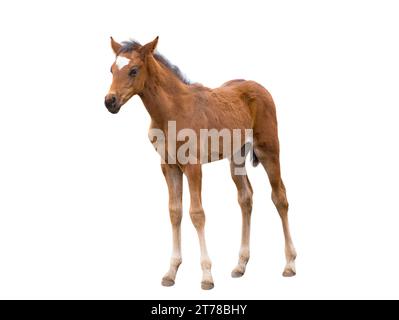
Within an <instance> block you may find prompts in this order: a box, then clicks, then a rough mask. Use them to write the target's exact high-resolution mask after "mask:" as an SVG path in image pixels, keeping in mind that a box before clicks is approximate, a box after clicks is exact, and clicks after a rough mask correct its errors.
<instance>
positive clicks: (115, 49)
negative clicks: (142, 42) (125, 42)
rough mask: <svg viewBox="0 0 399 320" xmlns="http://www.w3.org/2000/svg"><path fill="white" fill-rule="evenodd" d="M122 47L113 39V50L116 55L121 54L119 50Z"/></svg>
mask: <svg viewBox="0 0 399 320" xmlns="http://www.w3.org/2000/svg"><path fill="white" fill-rule="evenodd" d="M121 47H122V45H121V44H119V43H118V42H116V41H115V40H114V38H112V37H111V48H112V50H114V52H115V54H116V55H117V54H118V53H119V50H120V49H121Z"/></svg>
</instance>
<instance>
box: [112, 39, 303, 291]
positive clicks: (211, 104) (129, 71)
mask: <svg viewBox="0 0 399 320" xmlns="http://www.w3.org/2000/svg"><path fill="white" fill-rule="evenodd" d="M157 42H158V37H157V38H156V39H155V40H153V41H152V42H149V43H147V44H146V45H143V46H142V45H140V44H139V43H138V42H135V41H129V42H123V43H122V44H119V43H117V42H116V41H114V40H113V39H112V38H111V46H112V49H113V51H114V53H115V55H116V59H115V62H114V63H113V64H112V67H111V72H112V74H113V81H112V84H111V87H110V89H109V92H108V94H107V96H106V97H105V105H106V107H107V109H108V110H109V111H110V112H111V113H117V112H118V111H119V110H120V108H121V106H122V105H123V104H125V103H126V102H127V101H128V100H129V99H130V98H131V97H132V96H134V95H135V94H138V95H139V96H140V98H141V100H142V101H143V103H144V105H145V107H146V109H147V111H148V113H149V114H150V116H151V127H150V131H151V130H160V131H161V132H163V133H165V137H166V138H165V139H159V138H158V139H156V141H154V139H153V138H152V137H151V135H150V139H151V140H152V142H153V144H154V146H155V147H156V149H157V151H158V152H159V150H164V151H165V153H162V152H160V154H161V157H162V160H163V161H162V164H161V167H162V172H163V174H164V176H165V179H166V183H167V185H168V190H169V213H170V220H171V224H172V232H173V253H172V258H171V262H170V269H169V271H168V272H167V273H166V274H165V276H164V277H163V279H162V284H163V285H164V286H172V285H173V284H174V283H175V278H176V273H177V270H178V268H179V266H180V264H181V262H182V257H181V232H180V224H181V219H182V184H183V175H185V176H186V178H187V180H188V185H189V190H190V200H191V205H190V217H191V220H192V222H193V224H194V227H195V228H196V230H197V233H198V238H199V243H200V249H201V267H202V271H203V276H202V282H201V287H202V288H203V289H212V288H213V286H214V283H213V278H212V274H211V260H210V259H209V256H208V252H207V248H206V242H205V234H204V226H205V214H204V210H203V208H202V204H201V180H202V171H201V165H202V164H203V163H206V162H210V161H213V160H215V159H214V157H212V156H211V153H213V152H214V150H213V149H212V148H211V147H209V148H208V147H205V157H201V156H200V155H199V154H200V153H201V152H197V151H204V147H203V145H201V143H200V145H199V146H198V150H195V151H196V152H191V153H190V151H189V153H190V155H189V156H190V157H191V160H194V161H189V162H187V161H184V162H182V161H179V158H178V157H177V158H176V156H173V155H175V154H176V153H175V151H173V150H172V148H175V147H179V146H182V145H183V144H184V142H185V141H184V140H183V141H181V139H180V140H179V139H176V137H175V136H174V138H173V140H174V141H172V138H171V136H173V135H169V132H168V131H170V130H171V129H170V126H169V122H170V121H174V123H175V126H176V128H175V129H176V131H179V130H182V129H185V128H189V129H190V132H193V133H195V134H196V135H197V136H200V135H201V130H203V129H216V130H219V131H220V130H224V129H227V130H228V131H232V130H233V129H234V130H237V129H238V130H241V132H245V130H252V139H250V140H248V139H246V137H245V135H244V134H242V135H241V136H242V137H244V139H246V140H245V141H243V143H242V144H241V145H240V148H239V149H241V147H244V145H248V144H250V145H251V147H252V154H253V164H254V165H256V164H257V163H258V162H260V163H261V164H262V165H263V167H264V168H265V170H266V172H267V174H268V177H269V180H270V184H271V187H272V200H273V202H274V204H275V206H276V208H277V211H278V213H279V215H280V217H281V221H282V225H283V231H284V239H285V256H286V266H285V268H284V271H283V276H286V277H289V276H294V275H295V258H296V252H295V248H294V245H293V243H292V240H291V235H290V230H289V225H288V216H287V213H288V202H287V197H286V190H285V187H284V184H283V181H282V179H281V174H280V161H279V140H278V134H277V119H276V109H275V105H274V102H273V99H272V97H271V95H270V94H269V92H268V91H267V90H266V89H265V88H263V87H262V86H261V85H260V84H258V83H256V82H254V81H245V80H232V81H229V82H227V83H225V84H224V85H222V86H221V87H219V88H215V89H209V88H207V87H204V86H202V85H200V84H191V83H189V82H188V81H187V80H186V79H185V78H184V77H183V76H182V74H181V73H180V71H179V69H178V68H177V67H175V66H173V65H171V64H170V63H169V61H168V60H166V59H165V58H164V57H163V56H161V55H160V54H158V53H156V52H155V51H154V50H155V48H156V46H157ZM207 146H208V145H207ZM243 149H244V148H243ZM217 150H220V149H219V148H217ZM172 151H173V152H172ZM237 151H240V150H237V148H235V149H234V148H233V147H231V148H230V151H229V152H226V153H221V152H217V153H218V154H219V158H218V159H220V158H228V159H229V161H230V170H231V176H232V179H233V181H234V183H235V185H236V187H237V192H238V202H239V204H240V207H241V211H242V235H241V248H240V252H239V260H238V264H237V266H236V267H235V268H234V270H233V271H232V276H233V277H241V276H242V275H243V274H244V272H245V269H246V265H247V262H248V260H249V254H250V250H249V239H250V221H251V211H252V193H253V192H252V187H251V184H250V182H249V180H248V176H247V175H246V172H245V162H240V163H237V162H236V161H234V160H233V154H235V153H237ZM246 152H247V151H246ZM245 155H246V153H245ZM237 169H240V170H241V171H240V174H236V172H237Z"/></svg>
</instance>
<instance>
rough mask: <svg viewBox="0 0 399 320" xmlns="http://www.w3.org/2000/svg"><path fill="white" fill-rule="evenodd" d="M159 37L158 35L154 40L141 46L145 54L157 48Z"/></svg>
mask: <svg viewBox="0 0 399 320" xmlns="http://www.w3.org/2000/svg"><path fill="white" fill-rule="evenodd" d="M158 38H159V37H156V38H155V39H154V40H152V41H151V42H148V43H147V44H146V45H144V46H143V47H142V48H141V54H142V55H143V56H145V55H147V54H149V53H153V52H154V50H155V48H156V47H157V44H158Z"/></svg>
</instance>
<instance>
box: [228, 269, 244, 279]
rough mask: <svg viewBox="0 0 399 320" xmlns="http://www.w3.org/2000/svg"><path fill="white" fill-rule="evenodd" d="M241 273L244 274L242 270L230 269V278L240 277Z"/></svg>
mask: <svg viewBox="0 0 399 320" xmlns="http://www.w3.org/2000/svg"><path fill="white" fill-rule="evenodd" d="M243 275H244V272H242V271H239V270H233V271H231V277H232V278H241V277H242V276H243Z"/></svg>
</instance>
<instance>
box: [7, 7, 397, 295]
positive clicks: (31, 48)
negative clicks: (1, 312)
mask: <svg viewBox="0 0 399 320" xmlns="http://www.w3.org/2000/svg"><path fill="white" fill-rule="evenodd" d="M396 4H397V2H395V1H373V2H371V1H300V2H299V1H273V2H269V1H257V2H252V1H245V2H243V1H190V2H189V1H184V2H183V1H158V2H155V1H115V0H113V1H104V2H100V1H95V2H90V1H2V2H1V4H0V30H1V31H0V32H1V50H0V88H1V95H0V108H1V109H0V110H1V115H0V148H1V149H0V152H1V154H0V156H1V158H0V298H38V299H41V298H53V299H58V298H76V299H81V298H94V299H95V298H122V299H144V298H147V299H148V298H167V299H175V298H176V299H181V298H188V299H191V298H197V299H213V298H232V299H245V298H247V299H250V298H254V299H271V298H304V299H307V298H399V294H398V285H399V272H398V265H399V257H398V243H399V233H398V227H399V216H398V214H399V210H398V209H399V205H398V201H397V193H398V179H399V170H398V167H397V164H398V160H399V159H398V158H399V153H398V143H397V139H398V136H399V135H398V134H399V130H398V115H399V114H398V108H399V94H398V84H399V62H398V61H399V59H398V57H399V47H398V30H399V20H398V8H397V5H396ZM111 35H113V36H114V37H115V39H117V40H119V41H122V40H127V39H129V38H130V37H133V38H135V39H137V40H139V41H141V42H147V41H150V40H152V39H153V38H154V37H155V36H157V35H159V36H160V40H159V46H158V49H159V51H160V52H161V53H163V54H164V55H165V56H166V57H168V58H169V59H170V60H171V61H172V62H174V63H176V64H177V65H178V66H179V67H180V68H181V69H182V70H183V72H184V73H185V74H187V76H188V77H189V78H190V79H191V80H193V81H197V82H201V83H203V84H205V85H207V86H210V87H215V86H219V85H220V84H222V83H223V82H224V81H227V80H229V79H234V78H246V79H253V80H256V81H258V82H260V83H261V84H263V85H264V86H265V87H267V88H268V89H269V90H270V92H271V93H272V95H273V96H274V99H275V102H276V104H277V108H278V119H279V132H280V141H281V148H282V153H281V159H282V160H281V161H282V163H281V164H282V170H283V178H284V180H285V184H286V187H287V191H288V199H289V202H290V219H291V228H292V233H293V238H294V242H295V245H296V247H297V251H298V259H297V272H298V274H297V276H296V277H295V278H290V279H285V278H283V277H282V276H281V272H282V271H283V267H284V254H283V236H282V230H281V225H280V221H279V217H278V214H277V212H276V210H275V208H274V207H273V205H272V202H271V200H270V191H271V190H270V187H269V184H268V181H267V178H266V174H265V172H264V170H263V168H262V167H261V166H259V167H257V168H256V169H254V168H249V169H248V170H249V176H250V179H251V182H252V185H253V188H254V192H255V195H254V210H253V228H252V252H251V260H250V262H249V265H248V269H247V273H246V274H245V276H244V277H243V278H241V279H231V278H230V271H231V269H232V268H233V267H234V265H235V263H236V258H237V254H238V248H239V241H240V239H239V238H240V227H241V226H240V223H241V216H240V210H239V207H238V204H237V201H236V190H235V187H234V184H233V183H232V181H231V178H230V176H229V169H228V163H227V162H226V161H220V162H217V163H214V164H210V165H206V166H205V167H204V168H203V171H204V178H203V203H204V208H205V212H206V215H207V226H206V231H207V241H208V247H209V253H210V256H211V259H212V261H213V276H214V280H215V289H214V290H212V291H209V292H204V291H202V290H201V289H200V278H201V270H200V264H199V248H198V243H197V236H196V233H195V229H194V228H193V226H192V225H191V222H190V219H189V216H188V197H187V196H188V194H187V186H186V185H185V196H186V197H185V200H184V219H183V264H182V266H181V269H180V271H179V273H178V276H177V280H176V285H175V287H173V288H164V287H162V286H161V285H160V280H161V278H162V276H163V274H164V273H165V272H166V270H167V269H168V264H169V255H170V251H171V228H170V224H169V217H168V211H167V189H166V184H165V182H164V178H163V176H162V173H161V170H160V168H159V159H158V156H157V154H156V153H155V151H154V150H153V148H152V146H151V144H150V143H149V141H148V140H147V129H148V126H149V122H150V118H149V116H148V114H147V113H146V110H145V108H144V107H143V105H142V103H141V100H140V99H139V98H138V97H134V98H133V99H132V100H131V101H130V102H129V103H128V104H126V105H125V106H124V107H123V108H122V110H121V112H120V113H119V114H118V115H112V114H110V113H109V112H108V111H107V110H106V108H105V107H104V105H103V98H104V95H105V94H106V92H107V90H108V86H109V85H110V83H111V74H110V73H109V68H110V65H111V63H112V62H113V59H114V56H113V53H112V51H111V49H110V45H109V36H111Z"/></svg>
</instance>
